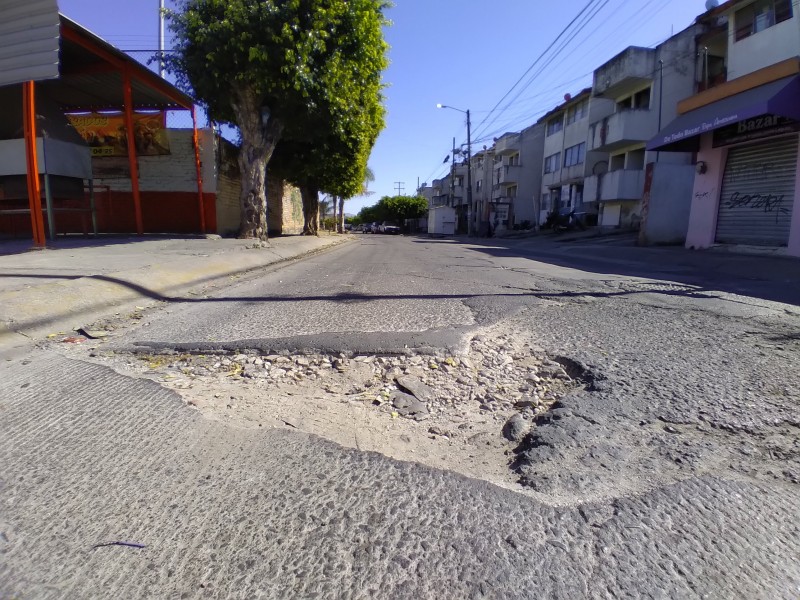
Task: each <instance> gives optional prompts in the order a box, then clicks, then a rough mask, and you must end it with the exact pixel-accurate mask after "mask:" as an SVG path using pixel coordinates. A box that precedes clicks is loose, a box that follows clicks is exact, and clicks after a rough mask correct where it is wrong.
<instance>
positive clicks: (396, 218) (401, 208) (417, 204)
mask: <svg viewBox="0 0 800 600" xmlns="http://www.w3.org/2000/svg"><path fill="white" fill-rule="evenodd" d="M427 212H428V201H427V200H425V198H423V197H422V196H384V197H383V198H381V199H380V200H378V202H377V204H374V205H372V206H365V207H364V208H362V209H361V210H360V211H359V213H358V217H359V219H360V220H361V222H362V223H376V222H377V223H382V222H383V221H391V222H394V223H398V224H401V225H402V224H403V222H404V221H405V220H406V219H418V218H420V217H424V216H425V215H426V214H427Z"/></svg>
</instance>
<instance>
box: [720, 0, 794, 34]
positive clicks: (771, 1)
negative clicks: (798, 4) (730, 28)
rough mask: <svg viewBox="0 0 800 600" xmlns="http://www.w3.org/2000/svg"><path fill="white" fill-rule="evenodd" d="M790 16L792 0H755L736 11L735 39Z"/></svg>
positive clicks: (780, 21)
mask: <svg viewBox="0 0 800 600" xmlns="http://www.w3.org/2000/svg"><path fill="white" fill-rule="evenodd" d="M791 18H792V0H756V2H753V3H752V4H751V5H749V6H745V7H744V8H743V9H741V10H737V11H736V16H735V20H734V25H735V27H736V33H735V37H736V41H737V42H738V41H739V40H743V39H745V38H747V37H750V36H751V35H753V34H756V33H758V32H760V31H764V30H765V29H768V28H770V27H772V26H773V25H777V24H778V23H782V22H783V21H788V20H789V19H791Z"/></svg>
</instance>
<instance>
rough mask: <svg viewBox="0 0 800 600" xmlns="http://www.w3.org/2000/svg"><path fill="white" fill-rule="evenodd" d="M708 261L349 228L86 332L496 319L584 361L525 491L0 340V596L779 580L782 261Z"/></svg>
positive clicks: (178, 346) (324, 593) (789, 285)
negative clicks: (194, 401) (246, 418)
mask: <svg viewBox="0 0 800 600" xmlns="http://www.w3.org/2000/svg"><path fill="white" fill-rule="evenodd" d="M723 263H724V264H723ZM730 264H731V261H730V260H729V259H725V260H724V261H721V262H716V260H715V259H714V258H713V257H712V258H711V259H702V258H697V257H695V256H694V255H691V254H690V253H686V252H685V251H679V250H677V249H657V250H654V251H650V250H640V249H635V248H625V247H621V246H620V247H615V246H607V245H600V244H597V245H594V244H592V243H591V242H586V243H583V244H553V243H548V244H544V243H540V242H536V243H528V242H524V241H512V242H505V243H501V242H497V241H494V240H491V241H490V242H487V243H476V242H469V241H457V240H456V241H453V240H429V239H422V238H408V237H383V236H359V237H358V238H356V239H355V240H354V241H353V242H351V243H349V244H346V245H343V246H339V247H336V248H334V249H332V250H329V251H327V252H325V253H323V254H318V255H315V256H312V257H310V258H308V259H306V260H303V261H298V262H294V263H289V264H284V265H281V266H279V267H275V268H269V269H266V270H264V271H263V272H262V273H258V274H254V275H252V276H251V277H249V278H245V279H242V280H238V281H235V282H232V283H231V284H230V285H229V286H225V287H217V288H215V289H209V290H207V291H206V292H204V293H202V294H198V295H191V296H181V297H175V298H166V297H165V298H164V299H163V300H164V302H163V305H162V307H161V308H160V309H157V310H155V311H152V312H150V313H148V314H147V316H146V318H145V319H143V321H144V323H143V324H141V325H140V326H137V327H133V328H131V329H130V330H129V331H127V332H126V333H124V334H122V335H120V336H119V337H118V338H117V339H116V340H115V341H114V342H110V343H109V345H108V347H113V348H114V349H115V351H116V352H119V353H124V352H127V351H151V350H153V349H170V350H173V349H174V350H197V351H201V352H209V351H223V350H241V349H259V350H263V351H290V352H296V351H305V350H308V349H317V350H323V351H331V352H339V351H346V352H354V353H370V352H373V353H407V352H413V351H424V352H445V351H448V352H458V351H459V349H460V348H463V347H464V345H465V344H466V343H467V342H468V340H469V339H470V338H471V337H472V336H475V335H480V334H481V332H482V331H483V330H484V329H485V328H486V327H488V326H490V325H495V324H497V323H503V324H505V325H507V327H508V328H510V329H511V330H517V331H520V332H521V333H522V332H524V333H525V334H526V335H532V336H533V337H534V338H535V339H536V340H538V343H539V344H540V345H541V347H542V348H544V349H545V350H546V351H547V352H549V353H550V354H551V355H552V356H554V357H559V358H561V359H562V360H563V361H564V364H573V365H574V368H575V370H576V371H580V372H581V373H582V374H583V375H584V376H585V377H586V379H587V381H590V382H591V383H592V385H589V386H587V389H585V390H584V389H582V390H580V391H577V392H575V393H574V394H572V395H570V396H568V397H566V398H564V400H563V402H562V403H561V405H560V406H559V407H558V408H556V409H554V410H553V411H551V412H550V413H549V414H547V415H546V416H545V417H544V418H542V419H541V420H540V422H539V425H538V427H537V428H536V429H535V431H534V433H533V434H532V435H531V436H529V438H528V439H527V440H526V441H525V442H524V444H523V446H522V447H520V449H519V455H518V457H517V464H516V465H515V468H517V469H518V471H519V474H520V481H521V484H520V485H521V486H524V487H525V488H526V489H528V490H533V492H534V493H535V495H534V496H533V497H532V496H530V495H523V494H520V493H515V492H514V491H509V490H505V489H500V488H498V487H495V486H493V485H491V484H489V483H486V482H483V481H478V480H474V479H468V478H465V477H462V476H459V475H456V474H452V473H448V472H444V471H437V470H434V469H431V468H427V467H423V466H421V465H417V464H415V463H407V462H399V461H394V460H391V459H388V458H386V457H383V456H381V455H379V454H374V453H364V452H359V451H357V450H350V449H344V448H342V447H340V446H337V445H335V444H333V443H331V442H328V441H326V440H323V439H320V438H316V437H313V436H309V435H306V434H303V433H300V432H291V431H279V430H264V431H260V430H241V429H236V428H233V427H230V426H228V425H226V424H224V423H220V422H218V421H210V420H206V419H204V418H203V417H202V416H200V415H199V413H197V412H196V411H193V410H191V409H190V408H188V407H187V406H186V405H185V404H184V403H183V402H182V401H181V400H180V398H179V397H178V396H177V395H176V394H175V393H173V392H170V391H168V390H166V389H164V388H163V387H161V386H159V385H158V384H157V383H154V382H152V381H149V380H145V379H142V378H137V377H134V376H132V375H131V374H129V373H125V372H118V371H115V370H114V369H112V368H110V367H108V366H106V365H103V364H102V362H99V361H97V360H93V359H91V357H89V356H88V355H87V356H85V357H81V356H80V354H79V353H76V352H73V353H67V354H64V353H62V352H59V351H58V350H57V349H56V347H55V346H52V345H50V346H43V347H40V348H37V349H31V351H30V352H29V354H28V355H27V356H19V357H14V358H12V359H9V360H7V361H6V362H5V363H4V364H2V365H0V415H1V417H0V598H64V597H86V598H101V597H109V596H113V597H131V598H157V597H170V598H172V597H181V598H228V597H230V598H618V597H632V598H635V597H645V598H765V599H766V598H787V599H788V598H796V597H798V596H800V559H798V556H800V493H798V492H799V491H800V487H799V486H800V442H799V441H798V438H799V437H800V436H798V433H800V408H799V407H798V396H799V394H798V389H800V368H798V367H800V365H799V364H798V362H800V336H798V324H800V308H798V302H797V300H796V296H795V293H796V290H797V289H798V287H797V286H798V280H797V277H792V276H790V277H788V279H787V278H786V277H785V276H784V275H781V273H784V272H785V271H781V270H777V271H775V272H776V273H778V275H775V274H773V273H772V272H771V271H770V270H769V269H768V268H767V267H766V266H765V267H763V268H761V269H759V263H758V260H757V259H753V258H743V259H742V261H741V266H740V267H739V268H738V269H737V268H735V267H734V268H732V272H727V271H726V269H730V268H729V267H728V266H727V265H730ZM764 264H765V265H766V263H764ZM745 265H747V268H745ZM111 542H125V543H127V544H128V545H119V544H114V545H101V544H108V543H111ZM98 545H99V546H98Z"/></svg>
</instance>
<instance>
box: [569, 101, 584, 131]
mask: <svg viewBox="0 0 800 600" xmlns="http://www.w3.org/2000/svg"><path fill="white" fill-rule="evenodd" d="M588 107H589V102H588V101H587V100H583V101H582V102H578V104H576V105H575V106H572V107H570V108H569V110H567V125H569V124H571V123H574V122H575V121H580V120H581V119H583V118H584V117H585V116H586V113H587V109H588Z"/></svg>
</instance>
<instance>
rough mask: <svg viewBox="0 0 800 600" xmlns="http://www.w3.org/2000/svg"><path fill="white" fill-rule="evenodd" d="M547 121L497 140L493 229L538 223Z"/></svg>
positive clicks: (527, 227)
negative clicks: (538, 201) (537, 205)
mask: <svg viewBox="0 0 800 600" xmlns="http://www.w3.org/2000/svg"><path fill="white" fill-rule="evenodd" d="M544 137H545V125H544V123H537V124H535V125H532V126H530V127H526V128H525V129H523V130H522V131H520V132H518V133H505V134H503V135H502V136H500V137H499V138H497V139H496V140H495V143H494V148H493V149H494V157H493V160H492V164H491V170H492V174H491V177H492V189H491V204H490V209H489V214H488V215H487V216H488V219H489V222H490V223H491V225H492V229H493V230H494V231H498V232H502V231H503V230H507V229H514V228H517V229H529V228H531V227H533V226H535V225H537V224H538V223H537V214H536V203H537V202H536V200H537V198H538V194H539V189H540V187H541V183H542V170H541V165H542V156H543V154H544Z"/></svg>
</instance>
